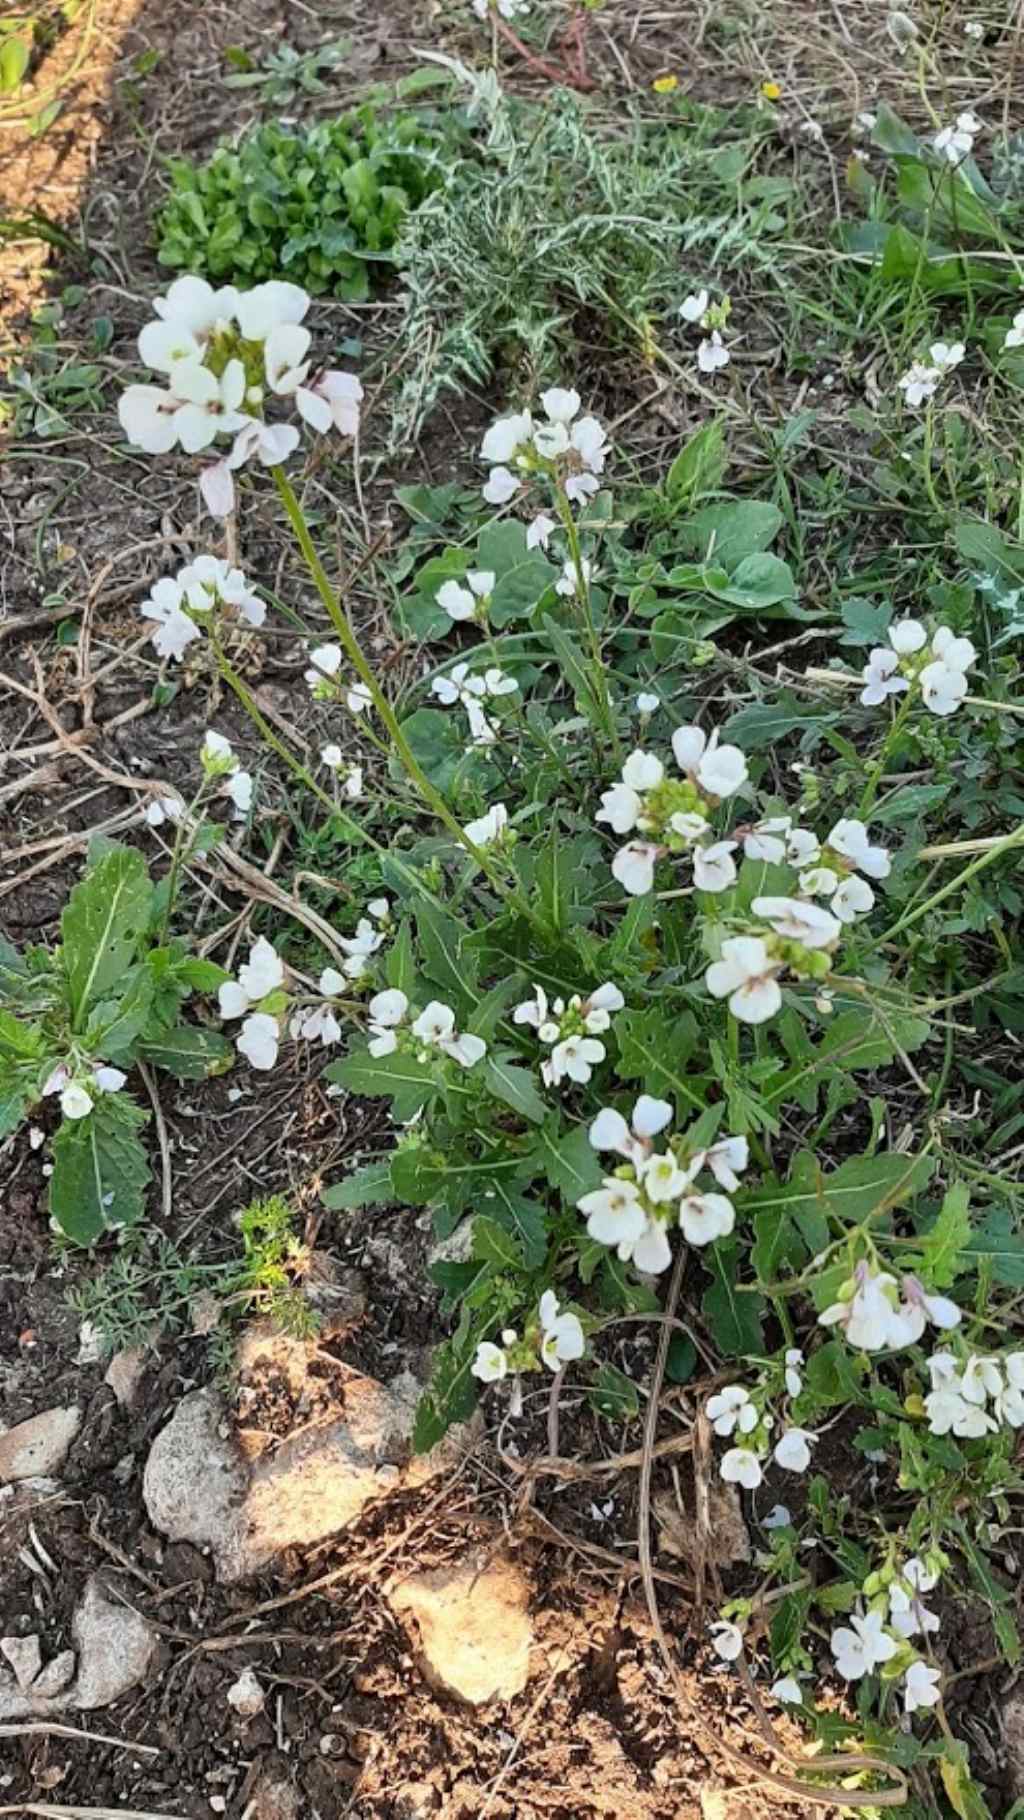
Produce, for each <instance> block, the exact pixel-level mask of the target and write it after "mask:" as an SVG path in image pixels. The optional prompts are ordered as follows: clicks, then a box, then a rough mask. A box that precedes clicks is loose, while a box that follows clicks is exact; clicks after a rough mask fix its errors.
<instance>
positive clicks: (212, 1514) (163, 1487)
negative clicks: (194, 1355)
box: [142, 1390, 247, 1551]
mask: <svg viewBox="0 0 1024 1820" xmlns="http://www.w3.org/2000/svg"><path fill="white" fill-rule="evenodd" d="M220 1423H221V1406H220V1401H219V1399H218V1398H217V1397H216V1396H214V1395H213V1393H212V1392H211V1391H208V1390H195V1391H192V1393H191V1394H190V1395H189V1396H187V1397H183V1398H182V1400H181V1402H180V1403H179V1404H178V1407H177V1409H176V1410H175V1412H174V1414H173V1416H172V1417H171V1419H170V1421H169V1422H168V1424H167V1427H166V1428H162V1429H161V1430H160V1433H159V1434H158V1435H157V1437H156V1440H155V1441H154V1442H153V1445H152V1447H151V1448H150V1452H149V1458H148V1460H147V1461H146V1469H145V1472H144V1473H143V1476H142V1496H143V1499H144V1501H145V1505H146V1510H147V1511H148V1513H149V1520H150V1522H151V1523H152V1524H153V1527H154V1528H155V1529H159V1530H160V1531H161V1533H162V1534H163V1535H165V1536H168V1537H169V1538H170V1540H171V1541H172V1542H192V1543H194V1544H195V1545H196V1546H197V1547H210V1548H213V1549H214V1550H215V1551H216V1550H218V1549H219V1548H221V1547H222V1545H223V1543H224V1540H225V1537H226V1536H228V1535H230V1533H231V1531H232V1529H233V1527H234V1524H235V1522H236V1519H237V1512H238V1506H239V1504H240V1503H241V1500H242V1497H243V1495H244V1492H245V1486H246V1478H247V1474H246V1468H245V1465H244V1462H243V1460H242V1458H241V1456H240V1454H239V1452H238V1449H237V1448H236V1447H235V1446H234V1444H233V1443H232V1442H231V1441H230V1440H225V1439H223V1438H222V1436H221V1433H220Z"/></svg>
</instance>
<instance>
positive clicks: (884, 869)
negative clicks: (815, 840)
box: [827, 818, 892, 878]
mask: <svg viewBox="0 0 1024 1820" xmlns="http://www.w3.org/2000/svg"><path fill="white" fill-rule="evenodd" d="M827 845H828V846H829V847H831V849H832V851H833V853H840V854H842V857H843V858H844V859H848V860H849V861H850V864H851V865H852V866H856V868H857V871H858V872H863V873H864V876H865V878H888V876H889V873H890V872H891V870H892V860H891V859H890V857H889V853H888V850H887V849H886V848H885V847H873V846H872V845H871V842H870V841H869V839H868V831H867V828H866V827H865V825H864V823H863V822H861V821H855V820H852V819H849V818H844V819H843V820H842V821H838V822H836V825H835V827H834V828H833V829H832V832H831V834H830V835H829V837H828V842H827Z"/></svg>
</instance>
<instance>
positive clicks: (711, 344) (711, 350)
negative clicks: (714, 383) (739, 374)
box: [697, 329, 732, 373]
mask: <svg viewBox="0 0 1024 1820" xmlns="http://www.w3.org/2000/svg"><path fill="white" fill-rule="evenodd" d="M731 358H732V357H731V355H730V353H729V350H728V348H727V347H726V345H725V343H724V342H723V340H722V337H721V335H720V334H719V332H718V330H717V329H712V331H711V335H710V337H709V339H708V340H707V341H702V342H701V344H700V347H699V348H698V349H697V365H698V366H699V368H700V370H701V372H702V373H717V372H718V371H719V369H720V368H721V367H727V366H728V364H729V361H730V359H731Z"/></svg>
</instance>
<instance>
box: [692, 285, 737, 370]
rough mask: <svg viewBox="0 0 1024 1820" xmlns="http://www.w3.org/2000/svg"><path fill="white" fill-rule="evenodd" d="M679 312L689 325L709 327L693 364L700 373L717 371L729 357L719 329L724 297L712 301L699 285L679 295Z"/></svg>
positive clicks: (726, 311) (724, 314)
mask: <svg viewBox="0 0 1024 1820" xmlns="http://www.w3.org/2000/svg"><path fill="white" fill-rule="evenodd" d="M679 314H680V316H681V317H682V319H683V321H684V322H685V323H686V324H687V325H688V326H689V327H694V326H699V327H700V328H702V329H708V330H709V331H710V333H709V334H708V335H707V336H706V338H705V339H704V340H703V341H702V342H701V343H700V346H699V347H698V349H697V366H698V368H699V369H700V371H701V372H702V373H707V374H709V375H710V374H712V373H720V372H721V370H722V368H723V367H727V366H728V364H729V361H730V360H731V358H732V356H731V355H730V353H729V350H728V348H727V347H726V345H725V342H724V341H723V340H722V333H721V331H722V327H723V326H724V324H725V322H726V321H727V319H728V315H729V306H728V301H727V300H726V301H724V302H722V303H719V304H712V303H711V299H710V297H709V296H708V292H707V290H706V288H705V287H704V286H702V287H701V289H700V290H699V291H691V293H690V295H689V296H688V297H684V298H683V301H682V303H681V304H680V306H679Z"/></svg>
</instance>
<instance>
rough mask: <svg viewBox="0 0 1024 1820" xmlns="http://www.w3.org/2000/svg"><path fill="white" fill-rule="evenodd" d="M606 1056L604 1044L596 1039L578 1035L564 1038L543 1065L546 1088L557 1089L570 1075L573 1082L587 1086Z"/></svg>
mask: <svg viewBox="0 0 1024 1820" xmlns="http://www.w3.org/2000/svg"><path fill="white" fill-rule="evenodd" d="M605 1054H606V1050H605V1046H604V1044H603V1043H601V1042H599V1041H598V1039H597V1038H596V1037H593V1036H581V1035H578V1034H574V1035H572V1036H567V1037H564V1038H563V1039H562V1041H561V1042H559V1043H556V1044H555V1046H554V1048H553V1049H552V1051H551V1054H550V1056H548V1057H547V1058H546V1060H545V1061H543V1062H542V1063H541V1069H540V1072H541V1078H542V1079H543V1081H544V1084H545V1086H548V1087H557V1086H558V1084H559V1082H560V1081H561V1080H563V1079H564V1078H565V1076H566V1075H568V1077H569V1079H570V1080H571V1081H576V1082H577V1083H578V1084H579V1085H580V1086H585V1085H586V1083H587V1082H588V1081H589V1080H590V1077H591V1074H592V1073H593V1070H594V1068H595V1067H596V1066H597V1064H598V1062H603V1061H604V1058H605Z"/></svg>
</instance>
